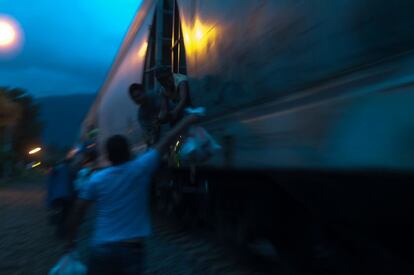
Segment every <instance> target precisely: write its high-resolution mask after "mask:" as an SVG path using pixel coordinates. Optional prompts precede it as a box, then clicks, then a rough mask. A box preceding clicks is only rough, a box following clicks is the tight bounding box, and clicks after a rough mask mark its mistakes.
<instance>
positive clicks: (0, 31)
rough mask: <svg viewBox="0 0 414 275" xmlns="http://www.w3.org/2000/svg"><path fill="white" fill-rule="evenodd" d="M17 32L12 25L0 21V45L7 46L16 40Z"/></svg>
mask: <svg viewBox="0 0 414 275" xmlns="http://www.w3.org/2000/svg"><path fill="white" fill-rule="evenodd" d="M16 39H17V34H16V29H15V28H13V25H12V24H10V23H9V22H7V21H3V20H2V21H0V47H4V48H6V47H9V46H12V45H13V43H15V42H16Z"/></svg>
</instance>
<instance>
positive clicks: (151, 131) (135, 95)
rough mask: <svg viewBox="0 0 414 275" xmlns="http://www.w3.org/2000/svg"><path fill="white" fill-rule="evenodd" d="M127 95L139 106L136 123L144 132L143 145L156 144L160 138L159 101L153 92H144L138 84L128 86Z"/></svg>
mask: <svg viewBox="0 0 414 275" xmlns="http://www.w3.org/2000/svg"><path fill="white" fill-rule="evenodd" d="M129 95H130V96H131V98H132V100H133V101H134V102H135V103H136V104H137V105H138V106H139V110H138V122H139V124H140V126H141V129H142V130H143V132H144V139H145V143H146V144H147V146H148V147H150V146H152V145H154V144H155V143H156V142H158V140H159V138H160V124H159V122H158V115H159V113H160V108H161V99H160V97H159V96H158V95H157V94H156V93H155V92H154V91H149V92H146V91H145V89H144V87H143V85H141V84H138V83H134V84H132V85H131V86H129Z"/></svg>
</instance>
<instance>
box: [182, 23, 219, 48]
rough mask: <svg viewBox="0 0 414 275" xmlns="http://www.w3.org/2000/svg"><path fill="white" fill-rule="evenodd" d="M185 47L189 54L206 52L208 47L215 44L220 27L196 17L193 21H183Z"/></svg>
mask: <svg viewBox="0 0 414 275" xmlns="http://www.w3.org/2000/svg"><path fill="white" fill-rule="evenodd" d="M182 29H183V35H184V43H185V49H186V51H187V53H188V54H189V56H194V54H198V55H200V54H203V53H205V51H206V49H207V48H208V47H211V46H212V45H214V42H215V41H216V39H217V33H218V28H217V26H216V25H211V24H209V23H207V22H202V21H201V20H200V18H198V17H196V18H195V20H194V21H193V22H188V21H185V20H184V21H183V22H182Z"/></svg>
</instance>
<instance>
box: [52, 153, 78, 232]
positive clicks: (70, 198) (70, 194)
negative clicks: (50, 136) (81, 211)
mask: <svg viewBox="0 0 414 275" xmlns="http://www.w3.org/2000/svg"><path fill="white" fill-rule="evenodd" d="M69 162H70V160H69V159H65V160H64V161H62V162H60V163H58V164H56V165H55V166H54V167H53V168H52V169H51V171H50V173H49V176H48V179H47V197H46V202H47V207H48V208H49V209H50V210H52V215H51V217H50V221H51V223H52V224H54V225H56V235H57V237H58V238H64V236H65V233H66V232H65V231H66V227H65V222H66V219H67V217H68V214H69V212H70V209H71V207H72V205H73V202H74V199H75V190H74V175H73V173H72V170H71V167H70V164H69Z"/></svg>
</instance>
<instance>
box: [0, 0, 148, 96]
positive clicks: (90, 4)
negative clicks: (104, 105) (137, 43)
mask: <svg viewBox="0 0 414 275" xmlns="http://www.w3.org/2000/svg"><path fill="white" fill-rule="evenodd" d="M140 4H141V0H71V1H68V0H38V1H33V0H0V19H1V17H3V18H4V17H12V18H13V19H15V21H17V23H18V24H19V25H20V29H21V30H22V32H23V35H22V37H23V39H22V46H21V49H20V50H19V51H15V52H14V53H13V54H11V53H0V86H7V87H19V88H24V89H26V90H27V91H29V92H30V93H31V94H33V95H34V96H36V97H41V96H48V95H64V94H74V93H95V92H96V91H97V90H98V89H99V87H100V86H101V85H102V83H103V81H104V79H105V76H106V74H107V72H108V70H109V69H110V66H111V64H112V61H113V60H114V58H115V55H116V53H117V50H118V49H119V47H120V45H121V43H122V39H123V37H124V35H125V34H126V31H127V30H128V27H129V25H130V23H131V21H132V19H133V17H134V15H135V13H136V11H137V9H138V8H139V6H140Z"/></svg>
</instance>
